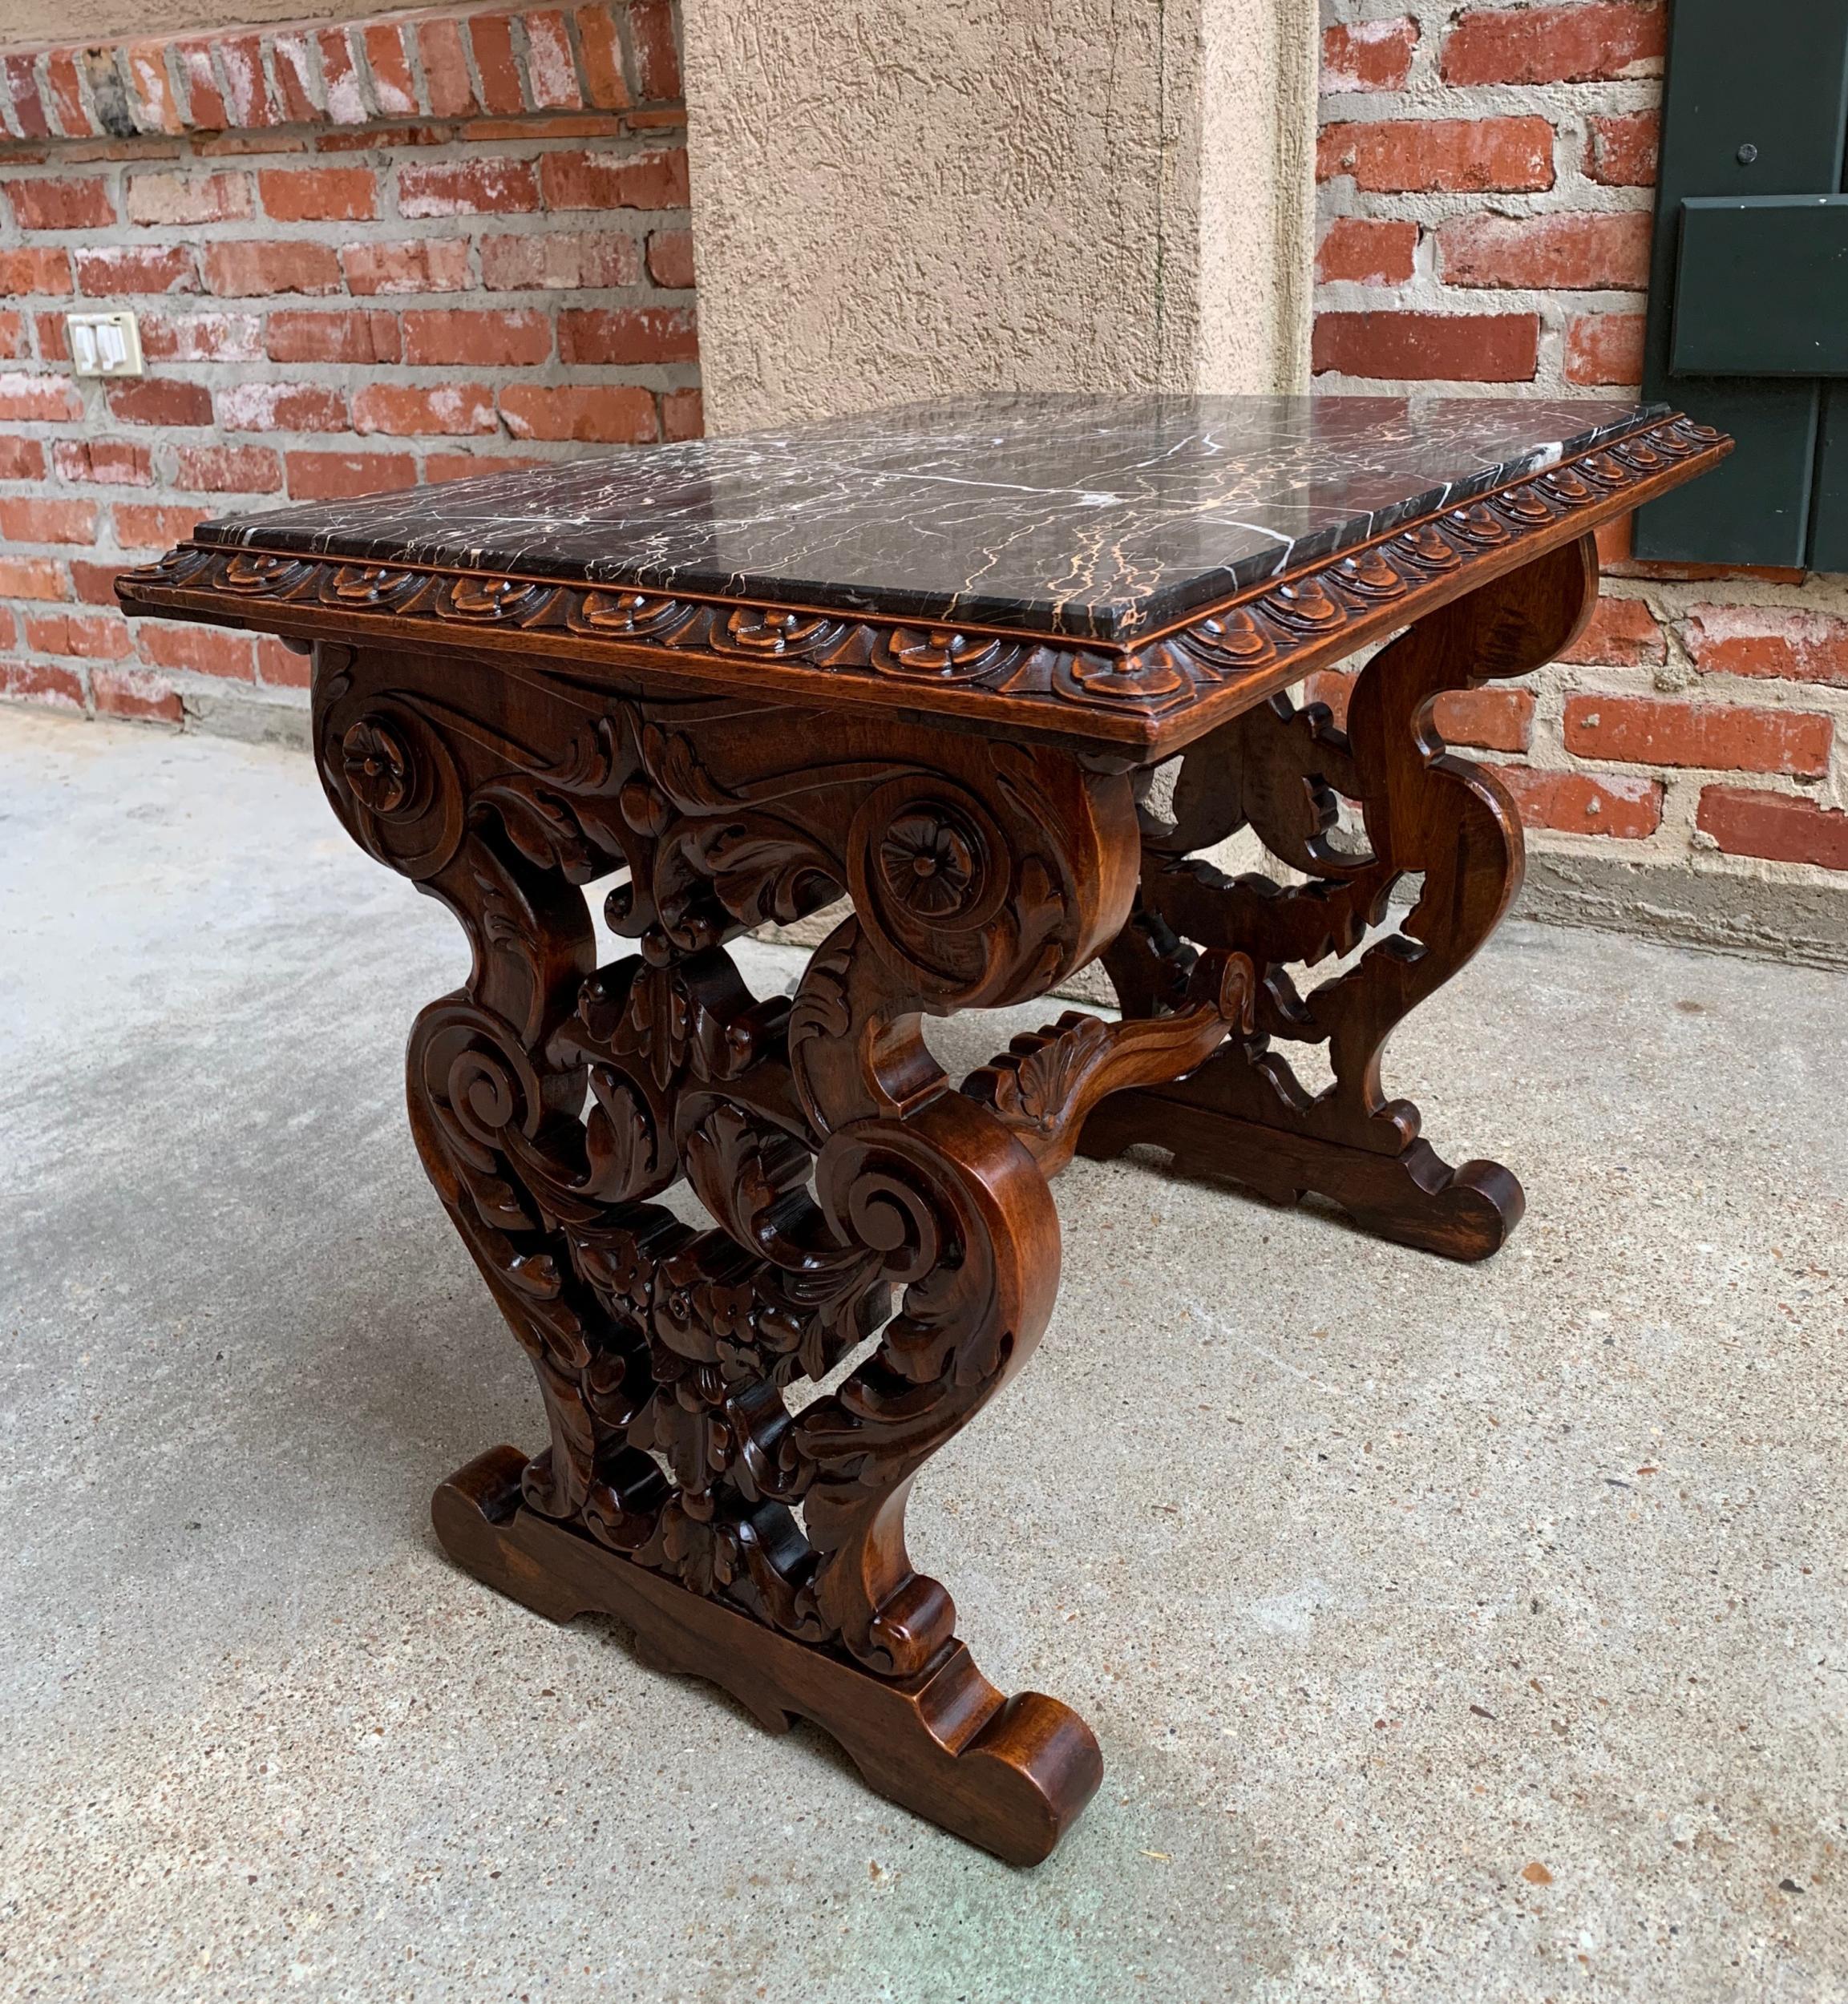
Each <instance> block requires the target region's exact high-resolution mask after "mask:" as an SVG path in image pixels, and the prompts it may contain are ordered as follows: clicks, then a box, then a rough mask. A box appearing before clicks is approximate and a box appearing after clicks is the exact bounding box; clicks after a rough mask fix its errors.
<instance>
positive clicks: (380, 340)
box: [0, 0, 700, 723]
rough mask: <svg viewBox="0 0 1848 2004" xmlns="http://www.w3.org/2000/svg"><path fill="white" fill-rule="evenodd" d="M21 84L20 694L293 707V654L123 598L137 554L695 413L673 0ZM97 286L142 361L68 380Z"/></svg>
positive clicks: (14, 119) (139, 710)
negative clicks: (70, 357)
mask: <svg viewBox="0 0 1848 2004" xmlns="http://www.w3.org/2000/svg"><path fill="white" fill-rule="evenodd" d="M0 82H3V83H4V85H5V87H6V88H5V90H4V91H3V92H0V96H3V98H4V101H5V111H6V137H5V138H4V139H3V140H0V693H4V694H6V695H9V696H12V697H22V698H24V699H26V700H28V701H38V702H46V703H51V704H55V705H60V706H62V707H65V708H68V709H83V710H91V711H95V712H102V713H109V714H113V715H119V716H131V717H146V718H150V719H155V720H159V721H166V722H169V723H177V722H179V721H181V718H182V714H183V712H182V705H183V703H188V704H190V705H192V706H193V707H194V708H199V707H200V705H201V700H202V699H203V698H204V697H208V696H209V695H212V694H214V693H216V697H217V698H218V701H217V708H218V709H219V710H220V713H223V711H224V708H225V699H226V698H227V697H229V696H230V695H232V694H233V692H237V691H241V692H242V693H244V694H245V696H246V697H248V699H249V700H248V703H247V704H246V705H245V709H247V710H249V712H250V713H253V714H261V713H262V712H261V710H260V709H257V705H261V704H262V702H263V701H264V699H265V692H274V693H271V694H270V695H269V701H270V702H272V703H281V704H283V705H287V704H289V703H291V702H293V703H299V701H301V697H300V696H299V695H298V694H297V695H291V694H290V693H289V692H292V691H297V690H299V689H300V687H301V683H302V680H303V669H304V664H303V662H302V661H301V660H300V659H299V657H297V656H295V655H293V654H291V653H289V652H288V651H287V650H286V649H285V648H282V647H281V646H280V645H279V644H276V643H273V642H271V641H267V640H255V639H253V638H252V637H250V636H246V635H243V634H237V633H231V632H220V631H217V630H215V629H212V628H204V627H187V626H183V625H176V624H170V623H168V622H165V621H161V620H148V621H145V622H143V621H131V620H124V619H123V617H122V616H121V615H120V614H119V612H117V611H116V609H115V598H114V594H113V592H112V590H111V580H112V579H113V578H114V576H115V573H116V572H117V571H119V569H121V568H123V567H124V566H125V565H127V564H133V563H139V562H144V561H145V560H147V559H148V557H150V556H153V555H156V554H158V553H159V552H160V551H161V550H163V549H164V548H165V547H168V544H170V543H172V542H173V541H174V540H175V539H176V538H177V537H180V536H182V535H185V534H186V533H187V531H188V530H189V529H190V528H191V527H192V524H193V523H195V522H196V521H197V520H199V519H200V518H201V517H202V516H204V515H214V514H222V513H225V512H228V511H233V510H237V509H245V508H253V507H262V506H264V505H265V503H279V502H281V501H282V500H283V499H300V500H317V499H323V498H326V497H330V496H338V495H354V494H363V493H366V492H370V491H376V490H378V489H382V488H386V487H407V486H411V485H414V484H415V483H418V482H420V481H430V482H434V481H439V480H448V479H455V478H457V477H458V476H459V475H466V474H473V473H480V472H484V471H491V470H492V469H494V468H496V467H504V466H507V465H512V464H515V463H522V462H524V461H528V460H531V459H556V458H561V457H571V456H576V455H581V454H583V453H585V452H589V451H594V450H608V449H609V446H612V445H626V444H631V443H636V442H642V441H646V440H651V439H655V438H677V437H684V436H687V435H689V434H697V433H698V430H699V428H700V410H699V370H698V346H697V341H696V337H695V330H694V291H693V257H692V244H691V239H690V236H689V229H688V217H687V209H686V202H687V188H686V155H685V146H684V131H683V124H684V114H683V111H682V110H681V103H680V78H679V64H678V59H677V45H676V40H675V32H674V23H673V16H672V12H671V8H670V6H669V0H628V4H627V5H626V6H625V5H624V4H623V3H622V0H611V4H607V5H606V4H601V3H597V4H592V5H588V6H579V7H576V8H574V9H569V10H544V11H534V12H530V13H526V14H509V13H507V12H505V11H502V10H476V11H473V12H466V13H457V14H449V13H421V14H416V15H414V16H395V17H387V18H383V19H381V20H378V21H373V22H358V23H356V24H354V25H353V26H339V27H334V28H328V29H322V30H315V29H313V28H309V29H297V30H262V31H261V32H259V31H257V30H251V31H249V32H248V33H244V34H236V33H233V34H226V35H218V36H214V37H212V38H211V39H210V40H209V41H195V42H187V41H180V42H140V43H134V44H131V45H128V46H125V47H117V48H107V49H87V50H71V49H51V50H39V51H12V52H8V53H6V54H4V55H0ZM84 308H90V309H96V310H100V309H105V308H107V309H118V308H127V309H133V310H134V311H135V313H136V314H137V315H138V316H139V317H140V328H141V337H142V342H143V345H144V349H145V352H146V354H147V358H148V373H147V375H146V377H145V378H144V379H143V380H140V381H138V382H135V381H127V382H113V383H100V382H78V381H76V380H75V379H74V378H72V376H71V374H70V371H69V369H68V366H67V356H66V354H65V349H64V336H63V315H64V314H65V313H67V312H69V311H71V310H73V309H79V310H80V309H84ZM232 708H233V709H234V710H235V709H237V705H235V704H233V705H232Z"/></svg>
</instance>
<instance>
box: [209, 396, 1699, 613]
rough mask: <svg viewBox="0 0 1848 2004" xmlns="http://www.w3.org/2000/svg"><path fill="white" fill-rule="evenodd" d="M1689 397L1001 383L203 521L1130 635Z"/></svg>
mask: <svg viewBox="0 0 1848 2004" xmlns="http://www.w3.org/2000/svg"><path fill="white" fill-rule="evenodd" d="M1665 410H1666V406H1662V405H1648V406H1639V405H1636V404H1630V403H1615V402H1538V401H1531V400H1527V401H1517V400H1514V399H1490V398H1449V399H1431V400H1429V401H1419V402H1406V401H1405V400H1403V399H1401V398H1384V397H1319V398H1283V397H1170V396H1130V397H1094V396H1012V397H988V398H971V399H968V400H967V401H958V402H938V403H920V404H910V405H907V406H903V407H901V408H898V409H895V410H881V411H875V412H873V413H871V414H867V415H863V416H860V417H855V418H841V419H838V420H835V421H832V422H827V423H823V424H818V425H812V426H803V427H801V428H799V429H795V430H788V431H782V432H759V433H754V434H749V435H746V436H741V437H738V438H714V439H702V440H697V441H694V442H691V443H689V444H683V445H670V446H648V447H643V448H641V449H639V450H631V451H628V452H623V453H618V454H612V455H609V456H608V457H605V458H599V459H579V460H575V461H571V462H568V463H560V464H557V465H553V466H546V467H535V468H534V469H533V471H531V472H520V473H506V474H498V475H491V476H490V477H488V478H487V479H479V480H462V481H457V482H455V483H451V484H450V485H447V486H443V487H422V488H418V489H415V490H414V491H408V492H404V493H398V494H385V495H375V496H373V497H371V498H369V499H362V500H356V501H342V502H330V503H322V504H317V505H316V506H314V507H299V508H281V509H277V510H276V511H274V512H273V513H269V514H265V515H237V516H234V517H233V518H231V519H228V520H227V521H223V522H214V523H206V524H204V525H203V526H202V527H200V529H199V530H198V531H196V540H198V541H200V542H204V543H220V544H233V545H240V544H241V545H246V546H251V547H257V548H261V549H267V550H281V551H293V552H305V553H317V554H322V555H326V556H337V557H342V558H351V559H358V560H370V561H375V562H384V561H390V560H396V561H398V562H402V563H408V564H432V565H437V566H441V567H444V568H455V569H461V570H469V571H480V572H490V573H512V574H515V575H518V576H536V577H544V578H560V579H568V580H574V581H578V582H588V583H591V584H633V585H639V586H643V587H646V588H650V589H653V590H657V591H663V592H668V591H679V592H687V593H690V594H693V595H694V596H703V597H707V598H713V597H718V598H735V599H742V600H756V601H768V602H770V603H771V604H792V605H807V606H815V607H825V608H842V609H845V610H848V611H854V612H885V613H889V614H895V615H898V616H902V617H907V618H916V619H924V620H932V621H953V620H967V621H968V622H970V623H971V624H988V625H1001V626H1007V627H1013V628H1025V629H1027V630H1029V631H1032V632H1048V633H1065V634H1072V635H1082V636H1087V637H1090V638H1092V639H1098V640H1130V639H1133V638H1134V636H1136V635H1138V633H1142V632H1147V631H1148V630H1150V628H1154V627H1159V626H1162V625H1164V624H1168V623H1170V622H1172V621H1174V620H1178V619H1180V618H1182V617H1183V616H1185V615H1186V614H1187V613H1188V612H1192V611H1194V610H1195V609H1196V608H1199V607H1201V606H1203V605H1207V604H1211V603H1212V602H1214V601H1215V600H1219V599H1223V598H1225V597H1227V596H1229V595H1230V594H1231V593H1232V592H1236V591H1239V590H1240V589H1242V588H1243V587H1245V586H1247V585H1251V584H1260V583H1262V582H1263V580H1265V579H1266V578H1269V577H1273V576H1278V575H1280V573H1282V572H1285V571H1288V570H1290V569H1292V568H1296V567H1298V566H1300V565H1302V564H1307V563H1312V562H1315V561H1317V560H1320V559H1322V558H1324V557H1326V556H1329V555H1330V554H1331V553H1332V552H1336V551H1338V550H1341V549H1344V548H1346V547H1349V546H1350V545H1352V544H1353V543H1360V542H1364V541H1365V540H1366V539H1368V538H1369V537H1370V536H1373V535H1379V534H1381V533H1383V532H1385V531H1388V530H1389V529H1391V528H1393V527H1395V526H1396V525H1397V524H1398V523H1401V522H1404V521H1406V520H1409V519H1414V518H1416V517H1418V516H1421V515H1429V514H1431V513H1433V512H1434V511H1437V510H1438V509H1439V508H1442V507H1446V506H1447V505H1451V504H1454V503H1457V502H1458V501H1461V500H1464V499H1468V498H1469V497H1470V496H1471V495H1477V494H1480V493H1482V492H1483V491H1486V490H1487V489H1490V488H1492V487H1499V486H1501V485H1502V484H1504V483H1506V482H1508V481H1510V480H1514V479H1520V478H1521V477H1522V476H1523V475H1528V474H1531V473H1535V472H1539V471H1542V470H1543V469H1544V468H1545V467H1547V466H1550V465H1551V464H1553V463H1555V461H1557V460H1559V459H1562V458H1563V457H1565V456H1567V455H1570V454H1572V453H1575V452H1580V451H1584V450H1590V449H1591V448H1592V447H1594V446H1598V445H1600V444H1602V443H1603V442H1606V441H1607V440H1608V439H1611V438H1615V437H1618V436H1620V435H1621V434H1623V433H1624V432H1627V431H1630V430H1634V429H1636V427H1637V426H1640V425H1642V424H1644V423H1647V422H1651V421H1652V420H1653V419H1655V418H1658V417H1660V416H1661V415H1662V414H1664V411H1665Z"/></svg>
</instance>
